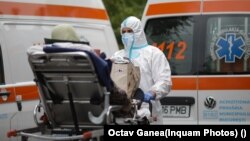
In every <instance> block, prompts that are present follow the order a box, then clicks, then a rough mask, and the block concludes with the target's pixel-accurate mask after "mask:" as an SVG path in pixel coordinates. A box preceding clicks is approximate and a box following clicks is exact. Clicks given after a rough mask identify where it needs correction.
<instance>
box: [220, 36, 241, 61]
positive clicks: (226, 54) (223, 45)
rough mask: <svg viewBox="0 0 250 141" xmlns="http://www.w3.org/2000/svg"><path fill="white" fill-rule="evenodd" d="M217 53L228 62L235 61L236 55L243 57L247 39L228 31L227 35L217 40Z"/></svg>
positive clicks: (239, 57)
mask: <svg viewBox="0 0 250 141" xmlns="http://www.w3.org/2000/svg"><path fill="white" fill-rule="evenodd" d="M216 46H217V47H218V49H216V55H217V57H218V58H219V59H222V58H225V62H226V63H234V62H235V57H237V58H238V59H241V57H242V56H243V54H244V49H243V47H244V46H245V41H244V40H243V38H242V36H240V37H237V38H236V34H235V33H226V37H225V38H223V37H219V39H218V40H217V43H216Z"/></svg>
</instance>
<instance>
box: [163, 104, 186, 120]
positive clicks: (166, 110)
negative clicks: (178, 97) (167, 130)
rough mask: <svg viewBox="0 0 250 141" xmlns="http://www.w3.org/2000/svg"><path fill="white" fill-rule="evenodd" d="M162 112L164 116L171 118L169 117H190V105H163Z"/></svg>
mask: <svg viewBox="0 0 250 141" xmlns="http://www.w3.org/2000/svg"><path fill="white" fill-rule="evenodd" d="M162 114H163V118H169V117H171V118H173V117H181V118H188V117H190V106H189V105H162Z"/></svg>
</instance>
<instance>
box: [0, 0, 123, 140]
mask: <svg viewBox="0 0 250 141" xmlns="http://www.w3.org/2000/svg"><path fill="white" fill-rule="evenodd" d="M61 23H67V24H71V25H73V27H74V28H75V29H76V31H77V33H78V34H79V35H80V37H81V40H82V41H88V42H89V43H90V45H91V46H92V47H93V48H96V49H100V50H101V52H105V53H106V55H107V57H109V56H111V55H112V54H113V53H114V52H115V51H117V50H118V49H119V48H118V44H117V42H116V39H115V35H114V32H113V29H112V27H111V23H110V21H109V17H108V15H107V11H106V9H105V7H104V5H103V3H102V1H101V0H49V1H48V0H35V1H34V0H0V140H5V141H6V140H8V139H7V136H6V133H7V131H9V130H11V129H17V130H18V129H25V128H30V127H35V126H36V125H35V123H34V119H33V109H34V107H35V105H36V104H38V91H37V87H36V85H35V83H34V81H33V79H34V77H33V73H32V71H31V69H30V66H29V64H28V58H27V53H26V51H27V49H28V48H29V47H30V46H32V45H33V44H39V43H40V44H42V43H44V38H51V36H50V35H51V31H52V28H53V27H54V26H56V25H58V24H61ZM13 139H14V140H17V139H15V138H13ZM9 140H10V139H9Z"/></svg>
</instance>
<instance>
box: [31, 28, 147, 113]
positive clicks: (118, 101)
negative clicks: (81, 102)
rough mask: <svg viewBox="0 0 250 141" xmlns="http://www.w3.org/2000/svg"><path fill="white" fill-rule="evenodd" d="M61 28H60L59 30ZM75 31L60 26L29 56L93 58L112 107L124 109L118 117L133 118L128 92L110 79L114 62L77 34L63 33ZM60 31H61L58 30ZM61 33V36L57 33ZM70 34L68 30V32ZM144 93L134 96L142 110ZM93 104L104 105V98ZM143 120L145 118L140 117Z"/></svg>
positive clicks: (97, 98) (32, 49)
mask: <svg viewBox="0 0 250 141" xmlns="http://www.w3.org/2000/svg"><path fill="white" fill-rule="evenodd" d="M58 27H59V28H58ZM65 28H67V29H68V28H69V29H73V28H72V27H71V26H70V25H66V24H64V25H59V26H57V27H55V28H54V30H53V31H52V39H45V45H43V46H41V45H36V46H32V47H30V48H29V49H28V51H27V53H28V54H34V53H37V52H45V53H58V52H79V51H83V52H85V53H86V54H88V56H89V57H90V58H91V60H92V61H93V65H94V67H95V70H96V73H97V74H98V78H99V80H100V83H101V84H102V85H103V86H105V87H106V88H107V91H109V92H110V93H111V95H110V105H122V106H123V108H121V110H118V111H116V112H114V114H115V116H117V117H133V116H134V113H135V112H137V111H135V110H134V109H132V108H133V107H132V106H131V103H132V102H131V100H132V99H129V98H128V97H127V95H126V92H125V91H123V90H122V89H120V88H118V87H116V86H115V85H114V83H113V81H112V79H111V77H110V72H111V67H112V61H111V60H109V59H105V58H102V57H100V56H99V55H98V54H97V53H96V52H95V50H94V49H93V48H92V47H90V46H89V43H88V42H81V41H80V40H79V38H78V37H77V36H75V34H76V33H75V32H74V31H72V33H71V34H70V36H66V35H67V34H62V33H61V32H62V31H63V30H64V29H65ZM58 29H60V30H58ZM58 31H60V33H61V34H58V33H57V32H58ZM67 32H68V30H67ZM56 35H60V36H61V35H65V36H63V37H57V36H56ZM143 94H144V93H143V92H142V90H140V89H138V90H137V91H136V92H135V94H134V97H133V98H134V99H137V100H138V101H139V102H138V103H137V106H138V108H137V109H136V110H139V109H140V104H141V102H142V101H143V97H144V96H143ZM90 102H91V103H92V104H97V105H98V104H101V103H103V98H100V97H92V98H91V99H90ZM139 118H143V117H139Z"/></svg>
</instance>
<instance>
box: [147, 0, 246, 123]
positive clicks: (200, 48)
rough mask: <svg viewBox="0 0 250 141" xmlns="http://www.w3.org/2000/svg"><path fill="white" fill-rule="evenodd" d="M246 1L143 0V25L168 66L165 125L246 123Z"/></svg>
mask: <svg viewBox="0 0 250 141" xmlns="http://www.w3.org/2000/svg"><path fill="white" fill-rule="evenodd" d="M249 5H250V1H249V0H148V2H147V5H146V8H145V11H144V15H143V17H142V22H143V26H144V30H145V32H146V36H147V38H148V41H149V42H150V44H152V45H155V46H157V47H158V48H160V49H161V50H162V51H163V52H164V53H165V55H166V57H167V59H168V60H169V62H170V66H171V70H172V80H173V90H172V92H171V93H170V94H169V95H168V97H167V98H165V99H163V100H162V101H161V102H162V104H163V106H162V112H163V115H164V124H250V40H249V39H250V7H249Z"/></svg>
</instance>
